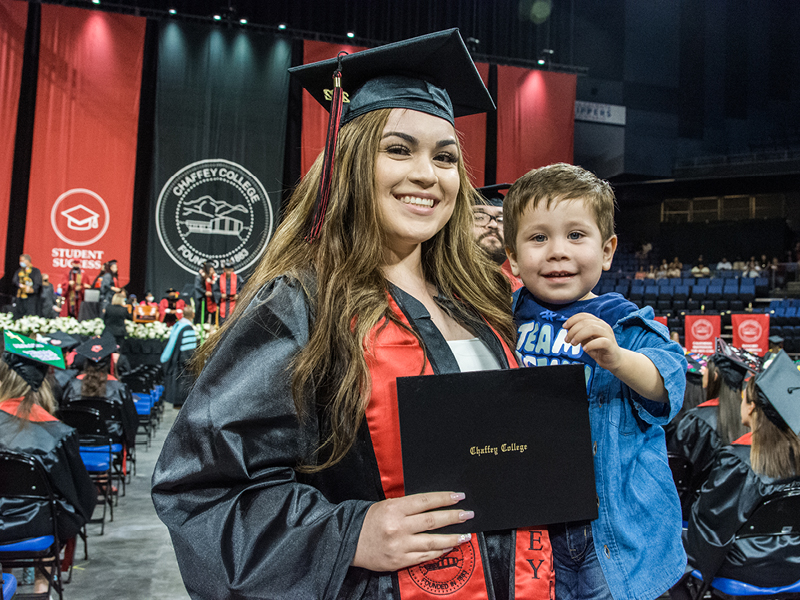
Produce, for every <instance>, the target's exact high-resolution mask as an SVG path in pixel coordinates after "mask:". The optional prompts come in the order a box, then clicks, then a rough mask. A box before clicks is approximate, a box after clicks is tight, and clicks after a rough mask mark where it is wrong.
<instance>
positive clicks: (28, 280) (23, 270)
mask: <svg viewBox="0 0 800 600" xmlns="http://www.w3.org/2000/svg"><path fill="white" fill-rule="evenodd" d="M12 281H13V283H14V287H15V288H16V290H17V298H16V301H15V302H14V318H15V319H20V318H22V317H27V316H35V315H38V314H39V297H40V295H41V292H42V273H41V271H39V269H37V268H36V267H34V266H33V265H32V264H31V257H30V255H28V254H21V255H20V257H19V269H17V270H16V271H14V277H13V279H12Z"/></svg>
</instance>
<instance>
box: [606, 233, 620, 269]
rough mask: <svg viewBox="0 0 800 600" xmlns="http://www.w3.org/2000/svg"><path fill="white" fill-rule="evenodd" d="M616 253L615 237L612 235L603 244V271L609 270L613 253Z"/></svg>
mask: <svg viewBox="0 0 800 600" xmlns="http://www.w3.org/2000/svg"><path fill="white" fill-rule="evenodd" d="M616 251H617V236H616V235H612V236H611V237H610V238H608V239H607V240H606V243H605V244H603V271H608V270H609V269H610V268H611V261H612V260H614V252H616Z"/></svg>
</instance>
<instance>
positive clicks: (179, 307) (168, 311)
mask: <svg viewBox="0 0 800 600" xmlns="http://www.w3.org/2000/svg"><path fill="white" fill-rule="evenodd" d="M185 307H186V303H185V302H184V301H183V299H182V298H181V294H180V292H179V291H178V290H176V289H175V288H169V289H168V290H167V295H166V296H164V297H163V298H162V299H161V302H159V304H158V311H159V313H160V314H161V317H160V319H159V320H160V321H161V322H162V323H165V324H167V325H173V324H174V323H175V322H176V321H177V320H178V319H181V318H182V317H183V309H184V308H185Z"/></svg>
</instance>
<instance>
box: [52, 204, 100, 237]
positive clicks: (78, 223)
mask: <svg viewBox="0 0 800 600" xmlns="http://www.w3.org/2000/svg"><path fill="white" fill-rule="evenodd" d="M61 215H62V216H63V217H66V219H67V227H69V228H70V229H72V230H74V231H88V230H90V229H98V228H99V227H100V225H99V223H98V220H99V219H100V215H99V214H97V213H96V212H94V211H93V210H90V209H88V208H86V207H85V206H84V205H83V204H78V205H77V206H73V207H72V208H70V209H68V210H63V211H61Z"/></svg>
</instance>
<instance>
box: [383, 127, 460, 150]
mask: <svg viewBox="0 0 800 600" xmlns="http://www.w3.org/2000/svg"><path fill="white" fill-rule="evenodd" d="M388 137H399V138H400V139H403V140H405V141H407V142H408V143H409V144H419V140H418V139H417V138H415V137H414V136H413V135H409V134H407V133H403V132H402V131H387V132H386V133H384V134H383V138H381V139H386V138H388ZM455 143H456V141H455V140H454V139H453V138H448V139H446V140H439V141H438V142H436V147H437V148H441V147H443V146H453V145H455Z"/></svg>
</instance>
